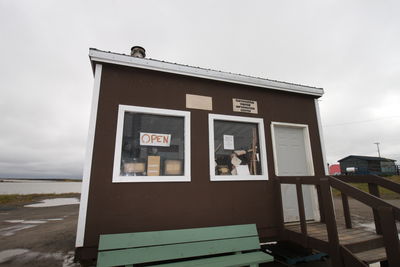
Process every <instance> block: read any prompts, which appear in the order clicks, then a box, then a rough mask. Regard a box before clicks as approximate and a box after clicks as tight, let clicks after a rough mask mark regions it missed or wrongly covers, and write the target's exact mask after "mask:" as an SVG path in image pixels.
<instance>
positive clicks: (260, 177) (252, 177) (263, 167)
mask: <svg viewBox="0 0 400 267" xmlns="http://www.w3.org/2000/svg"><path fill="white" fill-rule="evenodd" d="M214 120H222V121H233V122H245V123H256V124H257V125H258V138H259V141H258V142H259V146H260V158H261V171H262V175H216V174H215V168H214V166H215V155H214V148H215V144H214ZM208 136H209V160H210V165H209V168H210V180H211V181H255V180H268V165H267V152H266V149H265V132H264V120H263V119H262V118H254V117H242V116H230V115H220V114H208Z"/></svg>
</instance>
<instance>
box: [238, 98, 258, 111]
mask: <svg viewBox="0 0 400 267" xmlns="http://www.w3.org/2000/svg"><path fill="white" fill-rule="evenodd" d="M232 100H233V111H235V112H244V113H253V114H258V108H257V101H253V100H246V99H239V98H233V99H232Z"/></svg>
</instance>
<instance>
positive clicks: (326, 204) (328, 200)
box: [276, 176, 400, 267]
mask: <svg viewBox="0 0 400 267" xmlns="http://www.w3.org/2000/svg"><path fill="white" fill-rule="evenodd" d="M359 178H360V177H359ZM356 179H357V177H351V178H349V177H338V178H334V177H321V178H318V177H277V178H276V180H277V182H278V184H279V185H280V184H294V185H296V191H297V201H298V208H299V217H300V227H301V234H302V236H303V238H302V240H303V245H305V246H307V240H308V234H307V222H306V216H305V208H304V200H303V190H302V185H314V186H316V189H317V191H318V203H319V208H320V213H321V222H324V223H325V224H326V229H327V234H328V244H329V254H330V256H331V259H332V265H333V266H337V267H339V266H343V258H342V255H341V246H340V243H339V235H338V230H337V225H336V218H335V212H334V206H333V199H332V192H331V188H335V189H337V190H339V191H340V193H341V195H342V201H343V210H344V214H345V223H346V227H348V228H351V227H352V223H351V215H350V208H349V203H348V197H352V198H354V199H356V200H358V201H360V202H362V203H364V204H365V205H367V206H369V207H371V208H372V209H373V211H374V215H375V213H376V216H374V219H375V223H376V225H377V228H376V229H377V233H378V234H382V236H383V241H384V245H385V248H386V254H387V259H388V263H389V266H400V245H399V238H398V234H397V228H396V220H399V221H400V209H399V208H397V207H395V206H393V205H391V204H389V203H388V202H386V201H384V200H382V199H380V198H379V190H378V189H377V186H383V187H386V188H388V189H390V190H393V191H395V192H400V185H398V184H396V183H393V182H391V181H389V180H387V179H383V178H381V177H377V176H374V177H372V176H369V177H365V176H364V177H363V178H362V179H360V180H356ZM355 180H356V181H357V182H363V183H368V184H371V185H370V186H369V188H370V192H371V194H368V193H366V192H363V191H361V190H359V189H357V188H355V187H354V186H351V185H349V184H347V183H346V182H354V181H355ZM281 204H282V203H281ZM281 223H282V226H281V228H282V232H283V231H284V222H283V210H282V214H281Z"/></svg>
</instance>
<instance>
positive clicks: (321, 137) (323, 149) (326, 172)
mask: <svg viewBox="0 0 400 267" xmlns="http://www.w3.org/2000/svg"><path fill="white" fill-rule="evenodd" d="M314 103H315V112H316V113H317V121H318V132H319V139H320V142H321V153H322V160H323V162H324V170H325V175H329V169H328V162H327V161H326V150H325V139H324V132H323V129H322V123H321V113H320V111H319V103H318V99H314Z"/></svg>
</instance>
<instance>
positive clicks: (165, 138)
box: [140, 133, 171, 147]
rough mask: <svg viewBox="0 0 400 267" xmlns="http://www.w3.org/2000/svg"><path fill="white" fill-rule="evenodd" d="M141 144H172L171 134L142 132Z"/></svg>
mask: <svg viewBox="0 0 400 267" xmlns="http://www.w3.org/2000/svg"><path fill="white" fill-rule="evenodd" d="M140 145H141V146H166V147H169V146H170V145H171V135H170V134H158V133H140Z"/></svg>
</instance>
